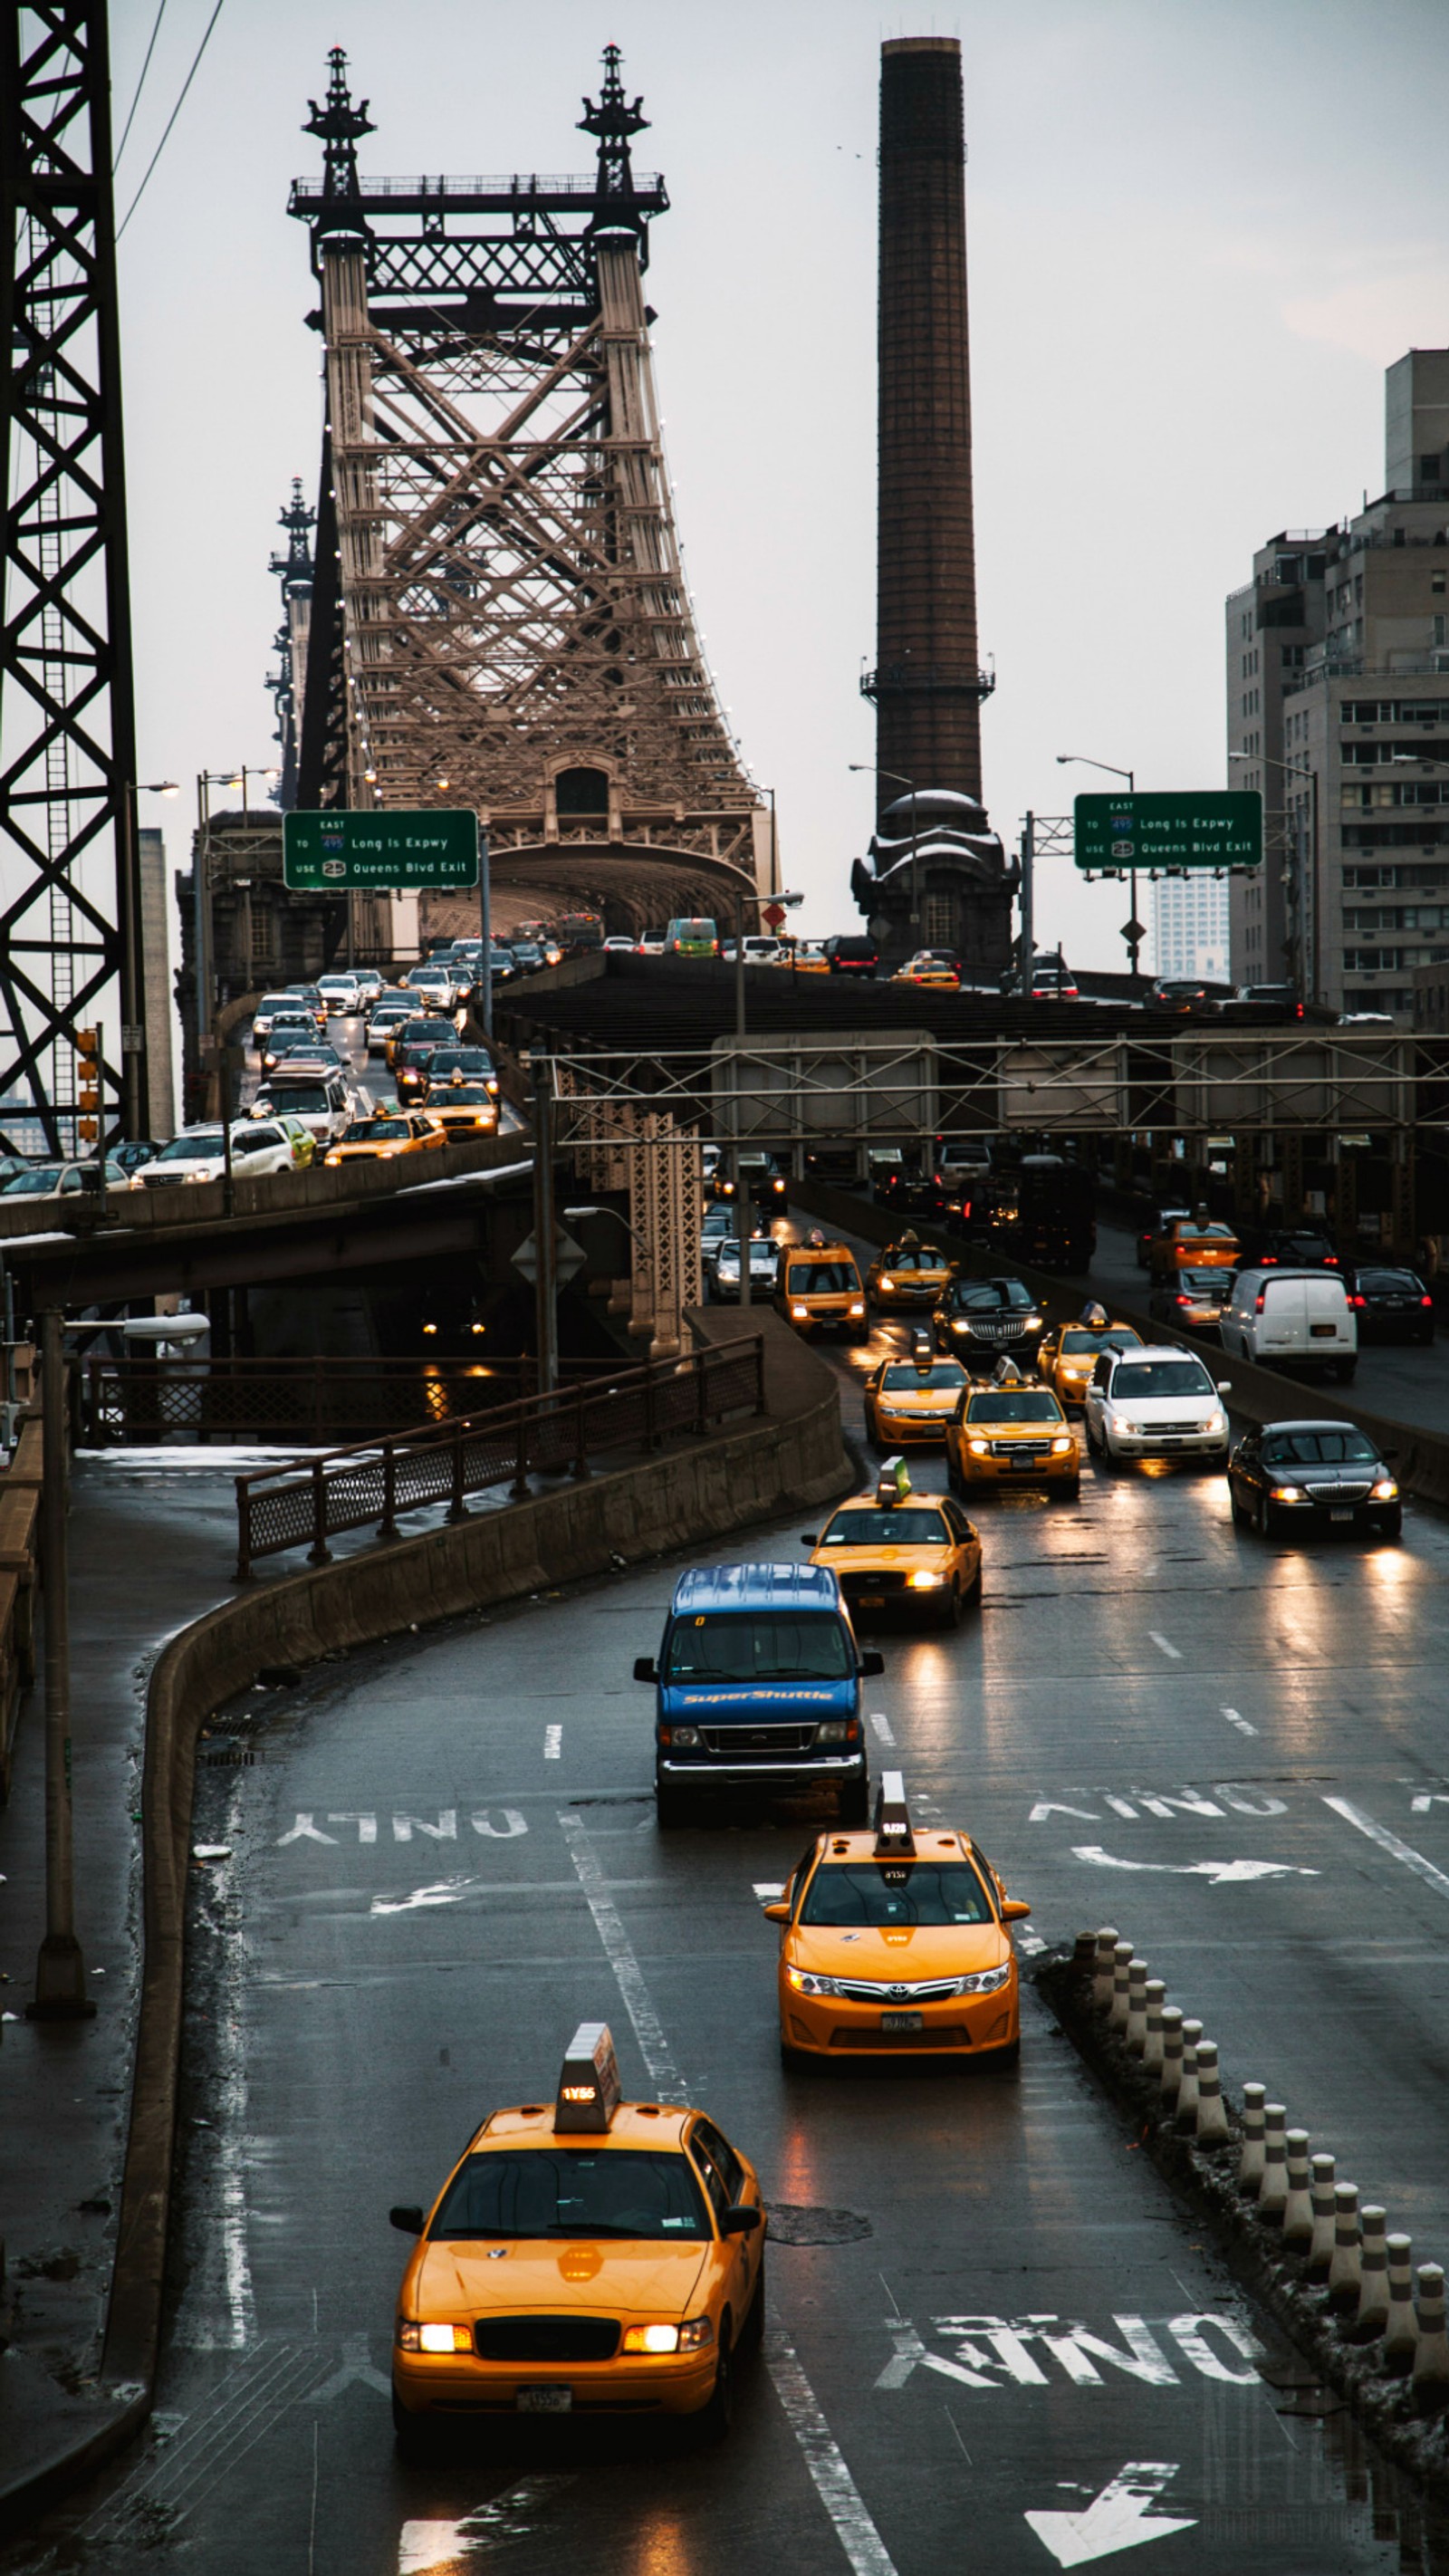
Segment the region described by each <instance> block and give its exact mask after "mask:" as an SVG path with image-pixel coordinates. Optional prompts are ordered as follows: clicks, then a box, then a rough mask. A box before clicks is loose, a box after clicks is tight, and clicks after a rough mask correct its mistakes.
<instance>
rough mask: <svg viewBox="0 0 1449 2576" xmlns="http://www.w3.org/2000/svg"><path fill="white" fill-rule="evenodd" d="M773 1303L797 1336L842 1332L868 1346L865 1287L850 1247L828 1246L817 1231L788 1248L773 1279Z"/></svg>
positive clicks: (832, 1244)
mask: <svg viewBox="0 0 1449 2576" xmlns="http://www.w3.org/2000/svg"><path fill="white" fill-rule="evenodd" d="M775 1303H776V1305H777V1306H778V1307H779V1309H780V1311H781V1313H782V1314H783V1315H784V1317H785V1319H786V1321H787V1323H791V1324H793V1325H794V1327H795V1330H796V1332H797V1333H832V1332H833V1333H844V1334H845V1335H846V1337H847V1338H848V1339H849V1340H850V1341H852V1342H868V1341H869V1339H870V1325H869V1323H868V1322H867V1320H866V1312H865V1287H864V1283H863V1282H862V1279H861V1275H860V1267H859V1264H858V1263H857V1261H856V1258H855V1255H854V1253H853V1252H852V1251H851V1249H850V1246H849V1244H848V1243H827V1242H826V1240H825V1237H824V1235H823V1234H821V1232H820V1231H819V1229H818V1227H817V1228H815V1229H814V1230H813V1231H812V1232H811V1233H810V1234H809V1235H808V1236H807V1237H806V1240H805V1241H804V1242H803V1243H787V1244H786V1245H785V1247H784V1250H783V1251H782V1253H781V1255H780V1266H779V1269H778V1271H777V1273H776V1278H775Z"/></svg>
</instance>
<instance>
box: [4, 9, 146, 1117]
mask: <svg viewBox="0 0 1449 2576" xmlns="http://www.w3.org/2000/svg"><path fill="white" fill-rule="evenodd" d="M0 207H3V222H4V228H5V236H6V249H5V254H4V267H3V275H0V299H3V302H0V322H3V325H4V338H5V346H6V353H7V358H8V357H9V356H10V354H11V352H12V351H13V374H12V376H11V386H10V394H9V398H8V402H7V405H6V408H5V411H4V427H3V431H0V475H3V482H0V491H3V495H4V499H5V504H6V507H5V529H4V557H3V567H0V577H3V590H4V615H3V634H0V1100H3V1101H5V1102H6V1103H7V1104H9V1103H12V1102H14V1103H16V1104H17V1105H18V1106H19V1107H20V1108H21V1109H22V1110H23V1107H24V1104H26V1103H27V1102H28V1103H29V1104H30V1106H31V1109H32V1111H33V1114H35V1115H36V1116H38V1118H39V1120H40V1124H41V1127H42V1130H43V1132H44V1135H45V1139H46V1144H47V1147H48V1149H49V1150H50V1151H52V1152H57V1151H60V1150H62V1149H63V1148H70V1147H72V1146H73V1143H74V1119H75V1111H74V1102H75V1097H76V1090H75V1037H76V1032H77V1030H78V1029H79V1028H81V1027H83V1026H85V1025H87V1024H89V1023H91V1022H93V1021H94V1020H95V1019H96V1017H97V1009H98V1005H99V1004H100V1002H101V999H102V996H103V995H104V994H105V992H106V988H107V987H108V986H112V987H113V986H114V984H115V982H116V980H117V979H118V978H119V981H120V988H121V990H120V1011H121V1021H122V1025H121V1027H119V1028H117V1029H116V1030H115V1033H114V1034H115V1040H116V1044H115V1049H114V1060H113V1061H112V1062H111V1063H108V1064H107V1065H106V1066H105V1067H104V1068H103V1076H104V1079H103V1090H102V1099H103V1105H104V1107H105V1109H106V1112H107V1123H108V1125H110V1124H111V1123H113V1121H114V1113H115V1109H116V1104H117V1102H118V1100H121V1099H123V1100H124V1104H125V1124H126V1126H127V1128H128V1129H129V1131H130V1132H131V1133H133V1134H137V1133H143V1132H144V1130H145V1125H146V1112H147V1104H146V1065H145V1055H144V1040H143V1033H142V1029H141V1026H140V1023H141V1021H142V1018H143V1013H142V1010H141V1003H140V997H141V994H142V991H143V982H142V965H141V953H140V919H141V907H140V881H139V870H138V852H137V836H136V831H135V807H134V796H135V784H134V782H135V777H136V740H135V713H134V702H133V693H132V672H131V631H130V599H129V582H128V570H127V555H126V515H125V507H126V505H125V475H124V466H123V453H122V438H121V383H120V346H119V334H118V324H117V296H116V245H115V207H114V200H113V196H112V189H111V119H110V73H109V62H108V52H107V40H106V11H105V6H104V0H34V5H27V6H24V7H19V8H8V9H6V10H5V12H4V18H3V35H0ZM121 1068H123V1069H124V1077H125V1078H124V1080H123V1075H122V1070H121Z"/></svg>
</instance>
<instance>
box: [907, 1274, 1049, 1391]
mask: <svg viewBox="0 0 1449 2576" xmlns="http://www.w3.org/2000/svg"><path fill="white" fill-rule="evenodd" d="M931 1324H932V1328H933V1330H934V1332H935V1336H936V1348H937V1350H939V1351H949V1352H950V1353H951V1356H952V1358H953V1359H958V1360H961V1361H963V1362H964V1363H965V1365H966V1367H967V1368H975V1369H977V1370H978V1371H981V1370H986V1371H989V1370H991V1369H993V1368H994V1367H995V1366H996V1363H997V1361H998V1360H1000V1359H1009V1360H1015V1361H1017V1363H1018V1364H1019V1365H1026V1366H1030V1364H1031V1363H1032V1362H1033V1361H1034V1360H1035V1358H1036V1354H1037V1347H1038V1344H1039V1343H1040V1341H1041V1337H1042V1334H1043V1333H1044V1332H1045V1330H1046V1317H1045V1315H1044V1314H1043V1313H1042V1310H1041V1307H1040V1306H1039V1305H1038V1303H1037V1301H1036V1300H1035V1298H1034V1297H1033V1296H1032V1293H1031V1290H1030V1289H1029V1288H1027V1287H1026V1286H1025V1285H1024V1284H1023V1282H1022V1281H1021V1280H1020V1279H954V1280H953V1281H952V1283H951V1286H950V1288H949V1289H948V1290H947V1292H946V1295H945V1296H944V1297H943V1298H942V1300H941V1303H940V1304H939V1306H938V1307H937V1308H936V1310H935V1313H934V1314H933V1315H932V1317H931Z"/></svg>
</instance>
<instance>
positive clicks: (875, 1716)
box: [870, 1710, 896, 1744]
mask: <svg viewBox="0 0 1449 2576" xmlns="http://www.w3.org/2000/svg"><path fill="white" fill-rule="evenodd" d="M870 1722H871V1725H872V1726H873V1727H874V1728H875V1731H876V1734H877V1735H878V1736H879V1738H880V1740H881V1742H882V1744H894V1742H895V1740H896V1739H895V1735H894V1733H893V1731H892V1728H891V1722H890V1719H889V1718H888V1717H882V1716H880V1714H879V1713H878V1712H877V1711H876V1710H872V1712H871V1720H870Z"/></svg>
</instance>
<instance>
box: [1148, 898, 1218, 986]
mask: <svg viewBox="0 0 1449 2576" xmlns="http://www.w3.org/2000/svg"><path fill="white" fill-rule="evenodd" d="M1228 883H1229V880H1228V879H1227V878H1225V877H1220V876H1215V875H1212V874H1209V873H1207V872H1199V873H1197V874H1195V875H1193V876H1186V877H1181V876H1179V877H1159V878H1158V879H1157V881H1156V883H1155V884H1154V886H1153V889H1152V953H1153V963H1154V965H1155V968H1156V971H1157V973H1158V974H1159V975H1203V976H1206V977H1208V978H1209V979H1210V981H1212V982H1213V983H1218V984H1220V983H1225V982H1226V981H1227V974H1228Z"/></svg>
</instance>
